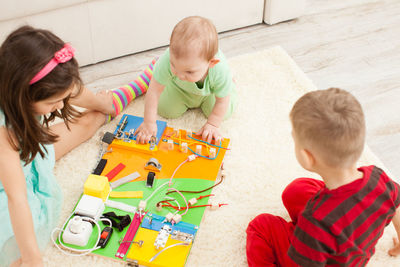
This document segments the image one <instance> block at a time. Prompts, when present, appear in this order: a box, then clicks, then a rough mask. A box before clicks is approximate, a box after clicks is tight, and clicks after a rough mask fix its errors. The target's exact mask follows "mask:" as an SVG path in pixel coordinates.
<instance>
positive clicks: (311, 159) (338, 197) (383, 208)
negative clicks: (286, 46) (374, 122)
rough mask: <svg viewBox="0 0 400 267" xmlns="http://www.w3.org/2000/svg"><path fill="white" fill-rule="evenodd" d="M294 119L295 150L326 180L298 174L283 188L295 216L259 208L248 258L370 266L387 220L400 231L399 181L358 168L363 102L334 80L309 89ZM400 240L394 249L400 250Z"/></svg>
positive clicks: (254, 262) (267, 262) (263, 262)
mask: <svg viewBox="0 0 400 267" xmlns="http://www.w3.org/2000/svg"><path fill="white" fill-rule="evenodd" d="M290 119H291V122H292V128H293V131H292V136H293V139H294V143H295V152H296V158H297V160H298V162H299V163H300V165H301V166H302V167H303V168H304V169H306V170H308V171H311V172H315V173H318V174H319V175H320V176H321V177H322V180H323V181H320V180H315V179H311V178H299V179H296V180H294V181H293V182H292V183H290V184H289V185H288V186H287V187H286V189H285V190H284V192H283V194H282V200H283V204H284V206H285V207H286V209H287V210H288V213H289V215H290V217H291V219H292V222H290V223H288V222H286V221H285V220H284V219H282V218H281V217H279V216H273V215H271V214H261V215H259V216H257V217H256V218H255V219H254V220H253V221H251V222H250V224H249V226H248V228H247V231H246V232H247V260H248V263H249V266H298V265H300V266H307V267H309V266H364V265H366V264H367V262H368V260H369V259H370V258H371V256H372V255H373V254H374V252H375V244H376V243H377V241H378V239H379V238H380V237H381V236H382V234H383V230H384V228H385V226H386V225H388V224H389V223H390V221H393V224H394V226H395V229H396V231H397V234H398V236H400V213H399V209H397V211H396V208H397V207H398V206H399V204H400V195H399V188H400V187H399V185H398V184H397V183H395V182H394V181H392V180H391V179H390V178H389V177H388V176H387V175H386V174H385V173H384V172H383V171H382V170H381V169H379V168H378V167H375V166H366V167H361V168H356V162H357V160H358V158H359V157H360V155H361V153H362V150H363V147H364V139H365V122H364V115H363V111H362V109H361V105H360V103H359V102H358V101H357V100H356V99H355V98H354V96H352V95H351V94H350V93H348V92H346V91H344V90H341V89H337V88H331V89H328V90H319V91H313V92H310V93H307V94H305V95H304V96H303V97H301V98H300V99H299V100H298V101H297V102H296V103H295V105H294V107H293V109H292V111H291V113H290ZM399 252H400V246H399V245H398V244H397V242H395V247H394V248H393V249H391V250H390V251H389V254H390V255H397V254H399Z"/></svg>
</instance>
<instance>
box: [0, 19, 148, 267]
mask: <svg viewBox="0 0 400 267" xmlns="http://www.w3.org/2000/svg"><path fill="white" fill-rule="evenodd" d="M149 68H151V71H150V70H149ZM149 68H148V69H147V76H149V75H150V74H151V73H152V65H151V66H149ZM145 73H146V71H145ZM147 76H146V75H145V76H143V74H142V75H141V76H139V80H138V79H137V80H135V81H134V82H132V83H130V84H129V85H128V86H124V87H121V88H118V89H116V90H114V91H112V93H108V94H106V93H101V94H97V95H94V94H93V93H92V92H91V91H89V90H87V89H86V88H84V87H83V84H82V80H81V78H80V76H79V70H78V63H77V61H76V60H75V58H74V49H73V48H72V47H71V46H70V45H69V44H65V43H64V42H63V41H62V40H61V39H60V38H58V37H57V36H55V35H54V34H52V33H51V32H49V31H46V30H40V29H34V28H32V27H30V26H23V27H21V28H19V29H17V30H16V31H14V32H12V33H11V34H10V35H9V36H8V37H7V39H6V40H5V41H4V43H3V44H2V46H1V47H0V266H3V265H9V264H11V263H12V266H42V265H43V261H42V256H41V252H40V250H41V249H43V248H44V247H45V245H46V244H47V242H48V241H49V240H50V232H51V230H52V229H53V228H54V227H55V226H56V223H57V221H58V217H59V211H60V210H61V204H62V200H61V190H60V188H59V186H58V184H57V182H56V180H55V179H54V177H53V174H52V169H53V167H54V162H55V160H58V159H59V158H61V157H62V156H63V155H65V154H66V153H67V152H69V151H70V150H71V149H73V148H75V147H76V146H78V145H79V144H81V143H82V142H84V141H86V140H87V139H89V138H90V137H91V136H92V135H93V134H94V133H95V132H96V130H97V129H98V128H99V127H100V126H101V125H103V124H104V123H105V121H106V116H105V115H104V114H112V115H117V113H119V112H120V111H121V110H122V109H123V108H124V107H125V106H126V105H127V104H128V103H129V102H130V101H131V100H132V99H134V98H135V97H136V96H138V95H139V94H141V93H144V92H145V91H146V90H147V87H146V84H148V83H142V78H143V79H144V78H148V77H147ZM140 77H142V78H140ZM150 78H151V77H150ZM137 83H140V88H141V90H139V91H138V90H136V89H135V88H134V87H135V85H137ZM71 104H73V105H76V106H80V107H83V108H86V109H88V110H89V111H86V112H84V113H80V112H78V111H76V110H75V109H74V108H73V107H72V106H71ZM55 117H59V118H61V119H62V120H63V123H59V124H54V125H52V126H49V122H51V121H52V120H53V119H54V118H55ZM108 117H109V116H108Z"/></svg>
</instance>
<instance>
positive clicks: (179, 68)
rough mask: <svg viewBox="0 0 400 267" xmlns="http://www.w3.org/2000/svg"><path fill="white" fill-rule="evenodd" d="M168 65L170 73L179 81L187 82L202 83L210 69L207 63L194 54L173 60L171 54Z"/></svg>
mask: <svg viewBox="0 0 400 267" xmlns="http://www.w3.org/2000/svg"><path fill="white" fill-rule="evenodd" d="M170 64H171V72H172V73H173V74H174V75H175V76H177V77H178V78H179V79H180V80H182V81H188V82H198V81H204V79H205V78H206V76H207V74H208V69H209V67H210V62H209V61H207V60H206V59H204V58H202V57H200V56H198V55H195V54H192V55H186V56H184V57H180V58H175V57H174V55H173V54H172V53H171V55H170Z"/></svg>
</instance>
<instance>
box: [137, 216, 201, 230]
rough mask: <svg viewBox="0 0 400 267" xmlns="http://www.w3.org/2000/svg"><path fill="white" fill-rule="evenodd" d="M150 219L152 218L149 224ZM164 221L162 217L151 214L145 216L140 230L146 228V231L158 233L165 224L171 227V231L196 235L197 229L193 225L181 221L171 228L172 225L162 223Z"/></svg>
mask: <svg viewBox="0 0 400 267" xmlns="http://www.w3.org/2000/svg"><path fill="white" fill-rule="evenodd" d="M150 218H152V220H151V224H150ZM164 220H165V217H164V216H159V215H157V214H152V215H151V216H146V217H145V218H144V219H143V222H142V228H146V229H150V230H154V231H160V229H161V228H162V226H163V225H164V224H166V225H169V226H171V228H172V231H174V230H178V231H180V232H183V233H188V234H191V235H196V233H197V229H198V227H197V226H196V225H194V224H191V223H187V222H182V221H181V222H179V223H177V224H175V225H174V226H172V224H171V223H169V222H164V223H163V221H164Z"/></svg>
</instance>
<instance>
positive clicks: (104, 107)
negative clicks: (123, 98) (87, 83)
mask: <svg viewBox="0 0 400 267" xmlns="http://www.w3.org/2000/svg"><path fill="white" fill-rule="evenodd" d="M70 103H71V104H72V105H75V106H78V107H82V108H86V109H90V110H96V111H100V112H102V113H104V114H110V115H112V116H114V115H115V109H114V108H113V101H112V94H111V92H109V93H107V92H105V91H102V92H99V93H98V94H95V93H93V92H92V91H90V90H89V89H87V88H86V87H83V89H82V91H81V93H80V94H79V95H76V93H75V92H73V93H72V97H71V99H70Z"/></svg>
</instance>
